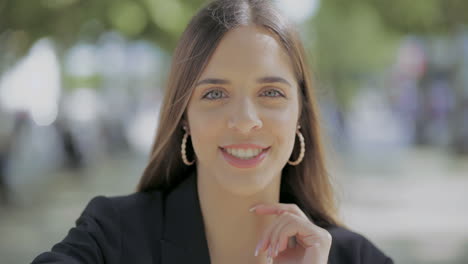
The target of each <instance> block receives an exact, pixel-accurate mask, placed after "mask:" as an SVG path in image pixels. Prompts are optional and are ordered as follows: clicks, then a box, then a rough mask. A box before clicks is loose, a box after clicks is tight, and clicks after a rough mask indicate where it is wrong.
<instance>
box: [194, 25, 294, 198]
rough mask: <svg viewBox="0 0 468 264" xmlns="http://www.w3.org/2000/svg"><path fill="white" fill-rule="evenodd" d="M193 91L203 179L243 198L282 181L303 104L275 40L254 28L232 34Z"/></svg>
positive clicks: (196, 147)
mask: <svg viewBox="0 0 468 264" xmlns="http://www.w3.org/2000/svg"><path fill="white" fill-rule="evenodd" d="M195 85H196V86H195V90H194V92H193V93H192V96H191V98H190V101H189V105H188V108H187V119H188V128H189V133H190V136H191V140H192V143H193V147H194V150H195V154H196V156H197V166H198V172H199V173H200V174H202V175H203V176H204V177H212V178H213V179H210V181H216V183H218V184H219V185H221V186H222V187H224V189H226V190H227V191H230V192H232V193H236V194H238V195H250V194H254V193H256V192H259V191H261V190H262V189H263V188H264V187H266V186H267V185H268V184H269V183H271V182H272V181H274V180H280V179H279V178H280V177H281V170H282V169H283V167H284V166H285V165H286V162H287V161H288V159H289V157H290V156H291V153H292V150H293V147H294V140H295V131H296V129H297V125H298V122H297V120H298V113H299V100H298V99H299V97H298V84H297V81H296V78H295V75H294V72H293V68H292V64H291V61H290V58H289V57H288V55H287V54H286V52H285V50H284V49H283V48H282V46H280V44H279V43H278V41H277V40H276V38H275V37H273V35H271V34H270V33H269V32H268V31H267V30H265V29H263V28H261V27H255V26H242V27H238V28H236V29H233V30H231V31H229V32H228V33H227V34H226V35H225V36H224V37H223V39H222V40H221V42H220V44H219V46H218V47H217V48H216V50H215V52H214V54H213V56H212V57H211V59H210V61H209V62H208V65H207V67H206V68H205V70H204V71H203V72H202V74H201V77H200V78H199V79H198V80H197V81H196V84H195ZM259 151H262V152H260V154H258V152H259ZM256 154H258V155H256ZM255 155H256V156H255ZM252 156H253V157H252Z"/></svg>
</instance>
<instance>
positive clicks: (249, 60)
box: [202, 26, 293, 77]
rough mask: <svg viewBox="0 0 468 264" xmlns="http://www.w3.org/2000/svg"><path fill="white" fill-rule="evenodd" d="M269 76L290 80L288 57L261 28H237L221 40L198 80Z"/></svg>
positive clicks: (273, 38) (270, 35)
mask: <svg viewBox="0 0 468 264" xmlns="http://www.w3.org/2000/svg"><path fill="white" fill-rule="evenodd" d="M272 73H276V74H278V73H282V74H285V75H290V76H293V70H292V64H291V61H290V58H289V56H288V54H287V53H286V51H285V50H284V48H283V47H282V46H281V44H280V43H279V41H278V40H277V38H276V37H274V35H273V34H272V33H270V32H269V31H268V30H266V29H265V28H263V27H258V26H241V27H237V28H235V29H232V30H230V31H229V32H228V33H226V35H225V36H224V37H223V38H222V39H221V41H220V43H219V45H218V47H217V48H216V50H215V52H214V53H213V55H212V57H211V59H210V61H209V62H208V65H207V67H206V68H205V70H204V72H203V73H202V76H209V75H217V74H218V75H219V74H229V75H230V76H232V75H236V74H237V75H241V76H243V77H245V76H246V75H257V74H272ZM233 77H235V76H233Z"/></svg>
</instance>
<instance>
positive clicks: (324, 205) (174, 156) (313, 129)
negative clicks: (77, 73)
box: [137, 0, 342, 227]
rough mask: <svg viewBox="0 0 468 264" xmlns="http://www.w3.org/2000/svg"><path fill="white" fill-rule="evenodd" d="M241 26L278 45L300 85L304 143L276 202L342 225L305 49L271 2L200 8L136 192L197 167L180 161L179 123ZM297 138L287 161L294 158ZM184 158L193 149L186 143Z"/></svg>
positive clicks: (224, 0) (172, 182)
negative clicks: (227, 37)
mask: <svg viewBox="0 0 468 264" xmlns="http://www.w3.org/2000/svg"><path fill="white" fill-rule="evenodd" d="M241 25H256V26H262V27H264V28H266V29H267V30H269V31H270V32H271V33H272V34H273V35H274V36H276V37H277V39H278V40H279V41H280V43H281V44H282V46H283V47H284V49H285V50H286V52H287V53H288V54H289V56H290V58H291V61H292V62H293V67H294V72H295V75H296V78H297V83H298V84H299V89H300V92H299V96H300V100H299V101H300V104H301V111H300V118H299V124H300V125H301V132H302V134H303V136H304V140H305V142H306V144H307V145H306V152H305V156H304V159H303V160H302V162H301V163H300V164H299V165H297V166H291V165H289V164H286V166H285V167H284V168H283V171H282V179H281V194H280V201H281V202H288V203H295V204H297V205H298V206H299V207H300V208H301V209H302V210H303V211H304V212H305V213H306V214H307V215H308V216H309V217H310V218H311V219H313V220H314V222H315V223H316V224H317V225H319V226H323V227H325V226H330V225H342V224H341V222H340V221H339V220H338V216H337V208H336V203H335V199H334V198H335V197H334V193H333V188H332V184H331V181H330V177H329V174H328V172H327V170H326V168H325V160H324V152H323V148H322V143H321V137H320V128H319V118H318V117H319V114H318V109H317V106H316V102H315V97H314V94H313V93H314V91H313V87H312V80H311V76H310V72H309V67H308V65H307V63H306V58H305V51H304V48H303V46H302V43H301V41H300V39H299V36H298V34H297V32H296V31H295V29H294V26H293V25H292V24H291V23H290V22H289V21H288V20H287V19H286V18H285V17H284V16H282V15H281V14H280V13H279V12H278V11H277V10H276V9H275V8H274V6H273V5H272V3H271V0H216V1H213V2H211V3H210V4H208V5H207V6H205V7H204V8H202V9H201V10H200V11H199V12H198V13H197V14H196V15H195V16H194V17H193V18H192V20H191V21H190V23H189V24H188V26H187V28H186V30H185V31H184V33H183V34H182V36H181V39H180V40H179V43H178V45H177V47H176V49H175V51H174V55H173V61H172V65H171V70H170V74H169V79H168V82H167V86H166V90H165V96H164V100H163V103H162V106H161V111H160V116H159V125H158V130H157V133H156V138H155V140H154V144H153V147H152V151H151V156H150V161H149V164H148V165H147V167H146V168H145V170H144V172H143V175H142V177H141V179H140V182H139V184H138V186H137V191H138V192H145V191H149V190H154V189H157V190H169V189H171V188H173V187H174V186H176V185H177V184H178V183H180V182H181V181H182V180H183V179H184V178H185V177H187V175H189V174H190V173H192V172H193V171H194V170H195V169H196V167H195V166H196V165H195V166H186V165H185V164H184V163H183V161H182V158H181V152H180V148H181V141H182V137H183V133H184V131H183V130H182V121H183V120H184V119H185V117H186V116H185V115H186V113H185V111H186V108H187V105H188V102H189V99H190V96H191V94H192V91H193V89H194V83H195V82H196V81H197V79H198V78H199V77H200V75H201V73H202V71H203V69H204V68H205V66H206V65H207V63H208V61H209V59H210V57H211V55H212V54H213V52H214V50H215V49H216V47H217V45H218V44H219V42H220V40H221V38H222V37H223V36H224V34H226V32H228V31H229V30H231V29H233V28H235V27H237V26H241ZM298 144H299V143H298V142H297V140H296V144H295V147H294V151H293V154H292V157H294V158H291V159H290V160H295V159H296V158H297V157H298V155H299V150H300V148H299V145H298ZM187 155H188V156H189V159H191V160H193V159H194V158H193V157H194V151H193V147H192V146H191V142H190V140H188V141H187Z"/></svg>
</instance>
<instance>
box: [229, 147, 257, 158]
mask: <svg viewBox="0 0 468 264" xmlns="http://www.w3.org/2000/svg"><path fill="white" fill-rule="evenodd" d="M225 150H226V151H227V152H228V153H229V154H231V155H233V156H235V157H237V158H240V159H251V158H253V157H255V156H257V155H258V154H260V152H262V151H263V150H262V149H252V148H249V149H235V148H226V149H225Z"/></svg>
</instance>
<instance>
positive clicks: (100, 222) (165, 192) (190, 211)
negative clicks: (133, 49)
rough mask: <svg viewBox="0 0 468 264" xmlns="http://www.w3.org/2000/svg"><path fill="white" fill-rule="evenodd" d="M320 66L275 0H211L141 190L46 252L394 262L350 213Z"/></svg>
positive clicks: (175, 259)
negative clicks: (342, 212) (337, 200)
mask: <svg viewBox="0 0 468 264" xmlns="http://www.w3.org/2000/svg"><path fill="white" fill-rule="evenodd" d="M309 72H310V71H309V68H308V66H307V64H306V61H305V54H304V50H303V47H302V44H301V42H300V40H299V38H298V35H297V33H296V32H295V31H294V28H293V26H292V25H291V24H290V23H289V22H288V21H287V20H286V19H285V18H284V17H283V16H281V14H280V13H279V12H278V11H277V10H275V8H274V7H273V5H272V4H271V3H270V1H269V0H219V1H214V2H212V3H210V4H209V5H207V6H206V7H205V8H203V9H202V10H200V11H199V12H198V13H197V14H196V15H195V16H194V17H193V19H192V20H191V22H190V24H189V25H188V27H187V29H186V30H185V32H184V33H183V35H182V37H181V39H180V42H179V44H178V46H177V48H176V50H175V53H174V56H173V64H172V68H171V71H170V76H169V80H168V84H167V87H166V91H165V97H164V101H163V105H162V109H161V116H160V120H159V127H158V131H157V135H156V138H155V142H154V146H153V149H152V153H151V158H150V161H149V164H148V166H147V168H146V170H145V171H144V174H143V176H142V178H141V181H140V183H139V185H138V188H137V191H136V192H135V193H134V194H131V195H128V196H119V197H104V196H98V197H96V198H94V199H92V200H91V201H90V202H89V204H88V206H87V207H86V209H85V210H84V211H83V213H82V215H81V216H80V218H79V219H78V220H77V222H76V227H75V228H72V229H71V230H70V232H69V234H68V235H67V236H66V237H65V239H64V240H63V241H62V242H60V243H58V244H56V245H55V246H54V247H53V248H52V250H51V251H50V252H45V253H43V254H41V255H39V256H38V257H37V258H36V259H35V260H34V262H33V263H140V264H141V263H161V264H169V263H223V264H225V263H252V264H253V263H301V264H306V263H307V264H326V263H334V264H338V263H346V264H349V263H372V264H378V263H382V264H384V263H387V264H388V263H393V262H392V260H391V259H390V258H389V257H387V256H386V255H385V254H384V253H383V252H382V251H380V250H379V249H378V248H377V247H376V246H374V244H372V243H371V242H370V241H369V240H367V239H366V238H365V237H363V236H362V235H360V234H358V233H355V232H352V231H350V230H348V229H347V228H345V227H344V225H343V224H341V223H340V222H339V220H338V219H337V216H336V208H335V205H334V197H333V191H332V186H331V183H330V179H329V176H328V174H327V171H326V168H325V166H324V159H323V151H322V147H321V142H320V135H319V125H320V124H319V118H318V113H317V107H316V102H315V97H314V90H313V84H312V82H311V78H310V76H309Z"/></svg>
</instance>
